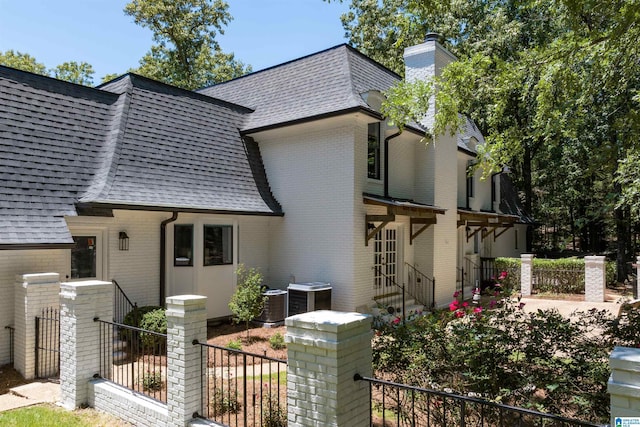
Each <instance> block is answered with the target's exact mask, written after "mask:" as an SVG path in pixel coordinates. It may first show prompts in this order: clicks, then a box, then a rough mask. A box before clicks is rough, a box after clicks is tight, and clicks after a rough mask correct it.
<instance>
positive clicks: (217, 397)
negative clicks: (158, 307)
mask: <svg viewBox="0 0 640 427" xmlns="http://www.w3.org/2000/svg"><path fill="white" fill-rule="evenodd" d="M193 344H194V345H199V346H201V357H202V366H203V372H202V375H201V378H202V382H203V385H202V412H201V413H199V414H197V415H198V416H199V417H202V418H207V419H210V420H213V421H216V422H219V423H223V424H225V425H228V426H231V427H254V426H255V427H258V426H260V427H280V426H282V427H285V426H286V425H287V385H286V380H287V373H286V369H287V361H286V360H280V359H274V358H271V357H267V356H261V355H258V354H253V353H247V352H244V351H240V350H234V349H231V348H225V347H219V346H216V345H211V344H207V343H200V342H198V341H194V343H193Z"/></svg>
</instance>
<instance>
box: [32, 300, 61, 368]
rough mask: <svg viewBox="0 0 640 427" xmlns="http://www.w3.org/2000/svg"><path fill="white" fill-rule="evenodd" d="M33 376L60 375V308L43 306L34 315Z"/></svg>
mask: <svg viewBox="0 0 640 427" xmlns="http://www.w3.org/2000/svg"><path fill="white" fill-rule="evenodd" d="M35 340H36V342H35V376H36V378H53V377H57V376H58V375H60V310H59V309H58V308H56V307H47V308H43V309H42V312H41V313H40V315H39V316H36V330H35Z"/></svg>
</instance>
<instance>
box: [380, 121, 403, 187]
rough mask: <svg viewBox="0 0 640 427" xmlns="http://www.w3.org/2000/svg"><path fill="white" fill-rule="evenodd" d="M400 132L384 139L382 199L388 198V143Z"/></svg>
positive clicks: (399, 132)
mask: <svg viewBox="0 0 640 427" xmlns="http://www.w3.org/2000/svg"><path fill="white" fill-rule="evenodd" d="M401 133H402V132H401V131H398V132H396V133H394V134H393V135H389V136H388V137H386V138H385V139H384V198H385V199H388V198H389V141H390V140H392V139H393V138H396V137H398V136H400V134H401Z"/></svg>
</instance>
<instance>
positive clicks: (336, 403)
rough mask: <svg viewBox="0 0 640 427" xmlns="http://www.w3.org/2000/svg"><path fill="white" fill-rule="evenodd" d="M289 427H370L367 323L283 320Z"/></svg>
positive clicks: (316, 316) (310, 316) (325, 316)
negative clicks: (359, 377) (364, 379)
mask: <svg viewBox="0 0 640 427" xmlns="http://www.w3.org/2000/svg"><path fill="white" fill-rule="evenodd" d="M285 322H286V326H287V333H286V336H285V340H286V342H287V344H288V346H287V355H288V363H287V403H288V420H289V422H288V425H289V427H303V426H336V427H337V426H340V427H361V426H362V427H365V426H366V427H368V426H369V425H370V423H371V422H370V413H369V406H370V403H369V385H368V383H366V382H362V381H360V382H355V381H354V380H353V376H354V374H356V373H359V374H361V375H363V376H371V372H372V367H371V357H372V356H371V337H372V331H371V317H370V316H367V315H363V314H359V313H341V312H335V311H313V312H310V313H303V314H299V315H296V316H292V317H288V318H287V319H286V321H285Z"/></svg>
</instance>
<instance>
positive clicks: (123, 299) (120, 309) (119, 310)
mask: <svg viewBox="0 0 640 427" xmlns="http://www.w3.org/2000/svg"><path fill="white" fill-rule="evenodd" d="M111 282H113V286H114V292H113V321H114V322H116V323H123V322H124V317H125V316H126V315H127V313H129V312H131V311H133V313H134V316H137V314H138V311H137V310H136V309H137V308H138V304H137V303H134V302H131V300H130V299H129V297H128V296H127V294H125V293H124V291H123V290H122V288H121V287H120V285H119V284H118V282H116V281H115V279H114V280H112V281H111ZM134 310H135V311H134ZM134 324H136V325H137V324H138V319H137V318H136V319H134Z"/></svg>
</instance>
